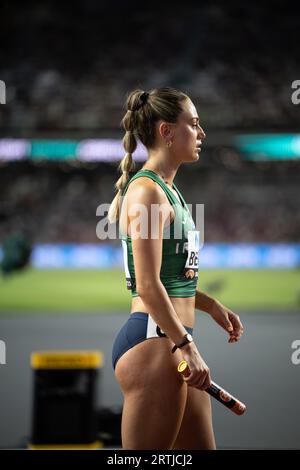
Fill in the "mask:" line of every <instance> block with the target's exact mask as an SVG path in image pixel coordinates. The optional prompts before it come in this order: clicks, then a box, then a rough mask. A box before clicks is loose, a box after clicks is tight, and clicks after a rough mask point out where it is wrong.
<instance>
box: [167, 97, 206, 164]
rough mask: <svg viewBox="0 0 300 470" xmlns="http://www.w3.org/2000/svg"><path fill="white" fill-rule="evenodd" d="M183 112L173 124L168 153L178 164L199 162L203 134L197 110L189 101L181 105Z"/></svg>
mask: <svg viewBox="0 0 300 470" xmlns="http://www.w3.org/2000/svg"><path fill="white" fill-rule="evenodd" d="M182 108H183V111H182V113H181V114H180V115H179V117H178V121H177V123H176V124H174V128H173V137H172V138H171V140H172V146H171V147H170V151H171V152H172V154H173V155H174V157H175V158H176V160H178V161H179V162H182V163H184V162H194V161H197V160H199V153H200V152H201V145H202V142H203V140H204V139H205V137H206V136H205V133H204V131H203V129H202V127H201V126H200V124H199V117H198V113H197V110H196V108H195V106H194V104H193V103H192V102H191V100H189V99H187V100H185V101H184V102H183V103H182Z"/></svg>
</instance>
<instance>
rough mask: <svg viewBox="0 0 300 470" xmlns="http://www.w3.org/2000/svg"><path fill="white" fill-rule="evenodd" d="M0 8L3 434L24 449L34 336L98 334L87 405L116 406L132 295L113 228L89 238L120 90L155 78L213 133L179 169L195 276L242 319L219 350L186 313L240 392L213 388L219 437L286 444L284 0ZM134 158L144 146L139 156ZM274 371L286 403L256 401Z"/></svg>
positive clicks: (294, 232)
mask: <svg viewBox="0 0 300 470" xmlns="http://www.w3.org/2000/svg"><path fill="white" fill-rule="evenodd" d="M1 10H2V11H1V17H2V18H5V21H4V22H3V25H2V27H1V31H0V43H1V46H2V47H1V59H2V60H1V65H0V79H1V80H3V81H4V82H5V84H6V87H7V89H6V104H4V105H0V245H1V252H0V253H1V254H0V256H1V257H2V265H1V266H2V278H1V280H0V312H1V315H0V328H1V329H0V339H1V340H3V341H5V343H6V348H7V358H6V359H7V363H6V364H5V365H1V366H0V377H1V376H2V377H1V382H2V385H1V392H0V393H1V401H0V409H1V414H2V416H3V420H2V421H1V422H2V424H0V446H1V447H5V446H9V447H18V446H20V445H21V443H24V442H25V441H26V439H27V438H28V436H29V433H30V413H31V408H30V407H31V401H30V399H31V393H32V390H31V371H30V367H29V355H30V352H31V351H32V350H34V349H47V348H50V349H53V348H64V347H65V348H77V347H84V348H95V349H101V350H103V351H104V353H105V366H104V369H103V372H102V385H101V387H102V389H101V393H99V403H100V402H101V403H102V404H104V405H106V406H118V405H120V404H121V394H120V392H119V390H118V388H117V385H116V383H115V381H114V377H113V372H112V368H111V365H110V348H111V344H112V341H113V337H114V334H115V332H116V331H117V330H118V327H119V325H120V324H122V322H123V321H124V319H125V316H126V315H128V312H129V306H130V295H129V293H128V291H126V284H125V277H124V274H123V270H122V252H121V247H120V241H119V240H100V239H99V238H97V235H96V226H97V223H98V222H99V217H98V216H97V215H96V210H97V207H98V206H99V205H100V204H102V203H109V202H110V201H111V200H112V198H113V196H114V183H115V181H116V179H117V177H118V163H119V161H120V160H121V158H122V156H123V150H122V145H121V139H122V130H121V129H120V121H121V118H122V116H123V113H124V107H123V106H124V101H125V98H126V94H127V93H128V92H129V91H130V90H132V89H134V88H136V87H140V88H142V89H145V90H148V89H150V88H154V87H158V86H164V85H170V86H175V87H177V88H180V89H183V90H184V91H186V92H187V93H188V94H189V95H190V96H191V98H192V100H193V101H194V103H195V105H196V107H197V109H198V113H199V116H200V119H201V124H202V127H203V128H204V130H205V132H206V134H207V138H206V141H205V144H204V148H203V151H202V153H201V157H200V160H199V162H197V164H195V165H193V166H189V165H185V166H183V167H182V168H181V169H180V172H179V174H178V176H177V177H176V184H177V186H178V187H179V188H180V190H181V192H182V193H183V194H184V195H185V197H186V200H187V202H188V203H189V204H193V205H194V204H196V203H203V204H205V235H204V236H205V246H204V249H203V250H202V253H201V258H200V275H199V286H200V288H202V289H203V290H206V291H208V292H210V293H212V294H213V295H214V296H216V297H217V298H218V299H219V300H221V301H222V302H224V303H225V305H227V306H228V307H230V308H232V309H233V310H234V311H236V312H237V313H239V314H240V316H241V317H242V319H243V322H244V323H245V325H246V327H247V326H248V333H247V328H246V333H245V337H244V338H243V340H242V341H241V342H240V344H237V345H235V346H234V347H233V348H232V349H231V348H230V347H229V349H230V351H229V350H228V349H227V348H226V341H225V337H224V335H223V334H222V332H219V331H218V329H217V328H215V326H214V325H213V324H211V322H209V320H208V319H207V317H206V316H205V314H202V313H200V312H199V313H198V315H197V318H198V319H197V321H198V326H199V329H198V333H197V334H199V344H200V342H201V347H203V355H204V357H205V358H207V362H208V363H210V364H211V368H212V370H214V372H215V374H216V377H218V380H216V381H217V382H218V381H219V382H220V383H224V385H226V386H227V388H228V389H230V390H232V392H233V393H234V394H236V395H238V394H240V395H241V397H242V396H244V398H245V401H247V400H248V402H250V403H251V404H252V411H249V415H248V416H249V417H246V416H245V417H244V418H243V419H244V421H241V420H240V421H239V422H238V423H237V422H236V421H234V420H233V418H232V417H229V416H228V415H227V414H226V412H224V410H221V409H220V408H219V407H218V405H215V404H214V407H215V410H214V411H215V414H214V416H215V427H216V437H217V441H218V442H219V445H220V447H222V446H223V447H225V448H230V447H236V448H238V447H273V448H274V447H275V448H278V447H295V446H297V445H298V444H299V437H300V436H299V430H297V422H296V418H295V416H296V413H295V406H296V407H297V406H298V409H299V405H298V404H296V403H295V402H294V399H295V397H296V396H297V392H298V393H299V383H300V381H299V371H300V365H299V368H298V369H297V366H295V365H294V364H292V362H291V354H292V349H291V344H292V342H293V341H294V340H297V339H299V337H300V328H299V310H300V290H299V280H300V275H299V264H300V241H299V232H300V205H299V202H300V201H299V200H300V190H299V168H300V163H299V158H300V133H299V121H300V119H299V116H300V107H299V105H297V104H293V102H292V99H291V97H292V93H293V88H292V83H293V82H294V81H295V80H297V79H300V70H299V68H300V67H299V60H298V57H299V51H298V50H297V49H298V48H297V32H298V29H299V17H298V15H297V11H296V9H295V7H293V11H290V10H288V9H287V5H286V2H283V1H278V2H274V5H273V8H272V9H271V10H270V8H269V6H268V5H267V4H266V5H264V3H261V2H259V3H257V4H251V5H245V4H240V3H239V2H237V1H230V2H226V4H223V3H222V2H199V3H197V4H195V3H194V2H185V4H184V6H182V5H181V4H180V3H178V4H177V3H176V2H172V4H170V3H169V2H164V3H163V4H160V3H158V2H157V3H156V2H152V3H151V5H150V4H147V5H143V6H142V7H141V6H140V3H139V2H135V1H124V2H121V1H116V0H114V1H112V2H107V1H102V2H98V1H95V0H89V1H79V0H78V1H76V2H73V3H72V5H71V4H69V3H68V2H66V3H61V2H57V1H50V0H47V1H45V2H43V3H38V2H34V1H30V2H27V3H26V7H25V6H21V7H20V6H19V5H18V4H17V2H9V3H8V2H4V3H3V4H2V5H1ZM144 157H145V152H144V151H143V149H142V148H140V149H139V152H138V153H137V154H135V158H136V160H137V162H136V169H138V168H139V167H140V166H141V165H142V163H143V159H144ZM29 253H31V256H30V261H29V265H27V259H29ZM23 265H25V267H24V268H23ZM200 350H201V351H202V349H201V348H200ZM220 357H222V361H220ZM250 368H251V369H250ZM250 370H251V377H252V379H251V381H252V383H253V387H254V388H253V390H252V392H251V391H249V390H248V388H247V384H248V385H249V378H248V377H249V371H250ZM245 374H246V376H245ZM278 378H279V379H280V383H278ZM269 386H270V387H271V389H274V388H276V387H279V392H280V393H283V389H284V390H285V393H286V394H290V397H289V395H288V396H287V401H288V402H289V404H288V403H285V404H281V405H280V406H279V409H278V404H276V399H275V397H272V398H271V401H270V402H268V405H266V401H267V399H266V394H267V392H268V390H269ZM284 387H287V388H284ZM286 390H288V391H286ZM245 395H246V396H245ZM289 398H290V399H289ZM272 400H273V401H272ZM275 407H276V413H278V415H279V417H280V419H279V420H278V419H277V425H276V426H275V424H274V408H275ZM250 408H251V407H250ZM247 420H248V421H247ZM278 422H281V423H282V429H278ZM226 423H227V424H226ZM262 423H264V426H262ZM228 429H230V432H228ZM297 443H298V444H297Z"/></svg>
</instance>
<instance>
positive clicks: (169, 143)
mask: <svg viewBox="0 0 300 470" xmlns="http://www.w3.org/2000/svg"><path fill="white" fill-rule="evenodd" d="M172 143H173V142H172V141H171V140H169V141H168V142H167V144H166V145H167V147H168V148H170V147H171V145H172Z"/></svg>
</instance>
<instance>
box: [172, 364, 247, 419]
mask: <svg viewBox="0 0 300 470" xmlns="http://www.w3.org/2000/svg"><path fill="white" fill-rule="evenodd" d="M177 370H178V372H180V373H181V374H182V375H184V376H185V377H187V376H188V375H190V370H189V367H188V363H187V362H186V361H181V362H180V363H179V364H178V367H177ZM205 391H206V392H207V393H209V394H210V395H211V396H212V397H214V398H215V399H216V400H218V401H219V402H220V403H222V405H224V406H226V407H227V408H229V409H230V410H231V411H233V412H234V413H235V414H237V415H242V414H244V413H245V411H246V405H245V404H244V403H242V402H241V401H240V400H238V399H237V398H235V397H233V396H232V395H231V394H230V393H228V392H226V390H224V389H223V388H221V387H220V386H219V385H217V384H216V383H215V382H211V385H210V386H209V387H208V388H206V389H205Z"/></svg>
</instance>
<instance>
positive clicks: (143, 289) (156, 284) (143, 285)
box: [136, 279, 162, 299]
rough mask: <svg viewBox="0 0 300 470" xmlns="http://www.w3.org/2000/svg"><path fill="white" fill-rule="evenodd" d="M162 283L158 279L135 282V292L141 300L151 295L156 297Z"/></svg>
mask: <svg viewBox="0 0 300 470" xmlns="http://www.w3.org/2000/svg"><path fill="white" fill-rule="evenodd" d="M161 286H162V283H161V280H160V279H153V280H150V279H145V280H143V281H141V282H137V284H136V291H137V293H138V294H139V296H140V297H141V299H147V298H149V297H152V296H153V295H155V296H157V294H158V291H159V289H160V288H161Z"/></svg>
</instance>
